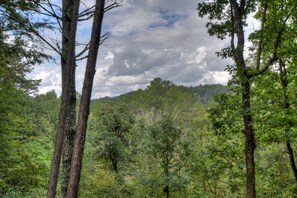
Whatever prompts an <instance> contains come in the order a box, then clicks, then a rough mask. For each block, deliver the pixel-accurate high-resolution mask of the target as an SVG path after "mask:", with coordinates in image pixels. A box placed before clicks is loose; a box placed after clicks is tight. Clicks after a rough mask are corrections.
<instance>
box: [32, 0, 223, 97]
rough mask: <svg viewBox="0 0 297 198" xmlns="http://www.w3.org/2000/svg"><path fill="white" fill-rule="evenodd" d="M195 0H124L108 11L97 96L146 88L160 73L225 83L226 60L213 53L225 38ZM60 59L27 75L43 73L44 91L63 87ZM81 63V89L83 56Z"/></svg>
mask: <svg viewBox="0 0 297 198" xmlns="http://www.w3.org/2000/svg"><path fill="white" fill-rule="evenodd" d="M89 2H90V1H89ZM197 4H198V1H197V0H123V5H122V6H121V7H119V8H116V9H113V10H111V11H109V12H107V13H106V15H105V18H104V25H103V29H104V32H109V33H110V34H111V36H110V37H109V38H108V39H107V40H106V41H105V42H104V44H103V45H102V46H100V49H99V51H100V52H99V56H98V63H97V69H96V71H97V72H96V75H95V80H94V89H93V98H99V97H104V96H116V95H119V94H122V93H126V92H129V91H132V90H137V89H141V88H145V87H146V86H147V85H148V83H149V82H150V81H151V80H152V79H154V78H156V77H161V78H162V79H166V80H170V81H172V82H173V83H175V84H178V85H186V86H189V85H192V86H196V85H199V84H213V83H221V84H226V82H227V79H228V75H227V73H226V72H224V68H225V66H226V65H227V64H228V62H227V61H224V60H221V59H220V58H218V57H217V56H216V55H215V52H216V51H219V50H220V49H221V48H223V47H224V45H226V43H224V42H223V41H221V40H218V39H216V38H215V37H209V36H208V34H207V30H206V28H205V25H206V22H207V20H206V19H201V18H199V17H198V15H197V10H196V8H197ZM91 22H92V21H88V22H87V23H84V24H79V33H78V39H79V40H80V42H87V41H88V37H89V34H88V33H89V28H90V25H91ZM51 36H53V35H51ZM54 36H57V37H59V35H54ZM226 42H227V41H226ZM52 53H53V56H54V57H55V54H54V52H52ZM56 57H57V56H56ZM58 63H59V59H58V58H57V60H56V63H54V62H46V63H44V64H42V65H38V66H35V69H34V71H33V72H32V73H31V74H30V75H29V77H31V78H35V79H42V83H41V86H40V88H39V90H40V93H45V92H47V91H50V90H53V89H54V90H55V91H56V92H57V93H58V94H59V93H60V92H61V82H60V66H59V64H58ZM77 64H78V67H77V76H76V78H77V90H78V91H79V92H81V86H82V82H83V76H84V67H85V61H80V62H78V63H77Z"/></svg>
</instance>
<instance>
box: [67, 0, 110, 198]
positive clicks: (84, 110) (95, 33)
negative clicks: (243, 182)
mask: <svg viewBox="0 0 297 198" xmlns="http://www.w3.org/2000/svg"><path fill="white" fill-rule="evenodd" d="M104 4H105V0H97V1H96V5H95V12H94V21H93V26H92V34H91V41H90V49H89V53H88V59H87V66H86V72H85V79H84V83H83V90H82V96H81V102H80V108H79V114H78V124H77V132H76V134H75V142H74V149H73V155H72V165H71V171H70V178H69V184H68V191H67V197H68V198H77V195H78V186H79V180H80V173H81V167H82V157H83V151H84V143H85V137H86V129H87V121H88V116H89V108H90V100H91V93H92V87H93V80H94V75H95V71H96V70H95V68H96V61H97V55H98V49H99V45H100V35H101V26H102V20H103V15H104Z"/></svg>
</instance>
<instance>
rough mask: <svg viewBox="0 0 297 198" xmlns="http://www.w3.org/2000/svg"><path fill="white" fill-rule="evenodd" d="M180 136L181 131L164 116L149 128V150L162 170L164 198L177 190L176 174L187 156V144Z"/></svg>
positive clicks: (170, 119) (177, 175) (181, 134)
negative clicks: (150, 140) (150, 139)
mask: <svg viewBox="0 0 297 198" xmlns="http://www.w3.org/2000/svg"><path fill="white" fill-rule="evenodd" d="M182 136H183V133H182V131H181V129H179V128H178V127H177V126H175V125H174V121H173V120H172V118H170V117H169V116H166V115H164V117H163V118H161V120H160V121H159V122H158V123H156V124H155V125H154V126H152V127H151V138H152V142H151V146H152V147H151V149H152V152H153V154H154V156H155V157H156V158H158V159H159V160H160V163H161V167H162V169H163V176H162V180H163V181H162V184H163V185H164V186H163V191H164V193H165V194H166V197H170V194H171V193H172V192H174V190H176V189H178V188H179V184H178V182H177V181H176V180H178V178H179V177H180V176H179V174H178V172H179V171H180V170H181V169H182V168H183V163H184V160H185V158H186V156H187V155H188V150H187V143H186V140H185V139H183V137H182Z"/></svg>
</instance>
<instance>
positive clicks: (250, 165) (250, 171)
mask: <svg viewBox="0 0 297 198" xmlns="http://www.w3.org/2000/svg"><path fill="white" fill-rule="evenodd" d="M242 89H243V93H242V112H243V122H244V135H245V151H244V152H245V163H246V196H247V198H254V197H256V188H255V187H256V177H255V160H254V151H255V148H256V143H255V134H254V129H253V120H252V114H251V103H250V82H249V79H246V82H244V83H243V84H242Z"/></svg>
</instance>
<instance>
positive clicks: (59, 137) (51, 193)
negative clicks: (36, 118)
mask: <svg viewBox="0 0 297 198" xmlns="http://www.w3.org/2000/svg"><path fill="white" fill-rule="evenodd" d="M72 3H73V12H72V15H71V18H72V19H73V20H72V21H71V25H70V34H69V38H68V39H69V46H68V49H69V51H68V53H67V56H66V57H67V59H66V64H65V70H64V71H65V73H63V72H62V76H63V77H64V79H65V81H64V82H62V87H63V88H64V89H63V90H62V102H61V108H60V113H59V122H58V129H57V134H56V139H55V148H54V154H53V158H52V164H51V172H50V180H49V183H48V191H47V198H54V197H55V195H56V188H57V182H58V176H59V168H60V161H61V155H62V149H63V142H64V131H65V129H66V120H67V114H68V110H69V103H70V91H71V77H72V70H73V65H74V59H75V40H76V29H77V19H78V10H79V4H80V1H79V0H73V1H72Z"/></svg>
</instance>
